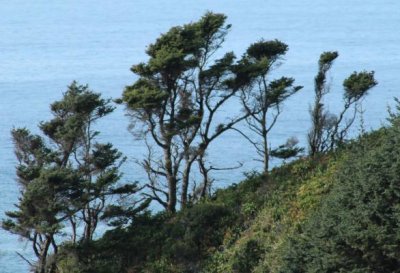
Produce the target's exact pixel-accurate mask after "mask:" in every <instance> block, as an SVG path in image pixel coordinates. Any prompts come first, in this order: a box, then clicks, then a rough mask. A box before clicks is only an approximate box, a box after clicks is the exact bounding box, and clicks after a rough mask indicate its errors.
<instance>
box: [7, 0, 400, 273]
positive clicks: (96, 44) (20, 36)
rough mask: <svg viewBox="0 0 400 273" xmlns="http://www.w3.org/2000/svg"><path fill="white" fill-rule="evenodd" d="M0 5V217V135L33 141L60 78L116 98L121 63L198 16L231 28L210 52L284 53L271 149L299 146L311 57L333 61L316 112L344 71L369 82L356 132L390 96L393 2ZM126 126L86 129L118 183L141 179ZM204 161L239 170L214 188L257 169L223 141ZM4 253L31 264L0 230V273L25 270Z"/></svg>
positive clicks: (119, 115) (11, 178)
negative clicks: (109, 154)
mask: <svg viewBox="0 0 400 273" xmlns="http://www.w3.org/2000/svg"><path fill="white" fill-rule="evenodd" d="M0 4H1V5H0V162H1V164H0V218H3V217H4V211H7V210H12V209H13V204H14V203H16V202H17V199H18V194H19V189H18V187H17V184H16V181H15V175H14V173H15V169H14V168H15V164H16V161H15V158H14V155H13V144H12V141H11V139H10V130H11V129H12V128H14V127H27V128H29V129H31V130H32V131H34V132H37V131H38V129H37V124H38V123H39V122H40V121H42V120H46V119H48V118H49V117H50V113H49V104H50V103H51V102H52V101H54V100H56V99H59V98H60V97H61V95H62V92H63V91H65V90H66V86H67V85H68V84H69V83H70V82H71V81H72V80H78V81H79V82H80V83H88V84H89V85H90V87H91V88H92V89H94V90H96V91H98V92H101V93H102V94H103V95H104V96H105V97H112V98H117V97H119V96H120V95H121V92H122V90H123V88H124V86H126V85H128V84H131V83H132V82H133V81H134V80H135V77H134V75H133V74H132V73H131V72H130V71H129V68H130V67H131V65H132V64H135V63H138V62H140V61H145V60H146V56H145V54H144V50H145V48H146V45H148V44H149V43H151V42H152V41H154V39H156V38H157V37H158V36H159V35H160V33H162V32H165V31H167V30H168V29H169V28H170V27H171V26H174V25H180V24H184V23H187V22H190V21H195V20H197V19H198V18H199V17H200V16H201V15H202V14H204V12H206V11H207V10H210V11H214V12H222V13H225V14H226V15H227V16H228V23H231V24H232V25H233V27H232V30H231V32H230V34H229V36H228V38H227V41H226V43H225V45H224V47H223V49H222V51H234V52H236V54H237V55H238V56H240V55H241V54H242V53H243V52H244V50H245V49H246V47H247V46H248V45H249V44H250V43H252V42H255V41H257V40H259V39H261V38H264V39H275V38H276V39H280V40H282V41H284V42H286V43H287V44H288V45H289V48H290V50H289V53H288V54H287V56H286V60H285V62H284V63H283V64H282V66H281V67H280V68H279V69H278V70H276V72H275V73H276V75H277V76H279V75H286V76H292V77H294V78H295V79H296V82H297V84H299V85H303V86H304V89H303V90H302V91H301V92H300V93H299V94H297V95H296V96H294V97H292V98H291V99H290V100H289V101H288V102H287V103H286V104H285V107H284V113H283V115H282V116H281V118H280V122H279V123H278V124H277V126H276V127H275V129H274V130H273V132H272V134H273V135H272V137H271V144H272V145H277V144H281V143H283V142H284V141H285V139H286V138H287V137H290V136H297V137H298V138H299V139H300V140H301V141H302V143H303V144H304V140H305V135H306V133H307V130H308V128H309V125H310V124H309V114H308V109H309V105H310V103H311V102H312V97H313V77H314V75H315V72H316V69H317V67H316V64H317V60H318V57H319V55H320V53H321V52H323V51H327V50H337V51H339V54H340V57H339V59H338V60H337V61H336V63H335V65H334V67H333V69H332V73H331V74H330V77H331V90H332V93H331V94H330V95H329V96H328V99H327V104H328V106H329V108H330V110H332V111H333V112H334V111H335V110H337V109H338V108H339V107H340V105H341V104H340V103H341V83H342V81H343V79H344V78H345V77H346V76H347V75H349V74H350V73H351V72H353V71H355V70H357V71H358V70H363V69H366V70H374V71H375V72H376V78H377V79H378V81H379V85H378V86H377V87H376V88H374V89H373V90H372V91H371V93H370V94H369V96H368V97H367V98H366V99H365V101H364V102H363V108H364V110H365V114H364V119H365V126H366V128H367V129H369V128H377V127H379V126H381V125H382V124H384V123H385V119H386V117H387V111H386V108H387V106H388V105H392V104H393V97H395V96H398V95H399V93H398V87H397V85H398V82H397V81H398V75H399V72H400V53H399V52H400V35H399V31H398V28H399V26H400V2H399V1H397V0H382V1H361V0H351V1H349V0H337V1H334V2H330V3H328V2H326V1H312V0H303V1H296V0H282V1H270V0H253V1H252V0H250V1H249V0H248V1H244V0H235V1H232V0H230V1H228V0H218V1H212V0H196V1H194V0H192V1H189V0H188V1H178V0H169V1H166V0H159V1H156V0H146V1H144V0H114V1H109V0H97V1H94V0H85V1H77V0H69V1H61V0H53V1H44V0H35V1H33V0H13V1H5V0H0ZM231 110H232V111H233V110H234V109H231ZM226 111H227V112H229V111H230V109H226ZM127 126H128V119H127V118H126V117H125V116H124V111H123V109H122V108H118V109H117V111H115V113H113V114H112V115H111V116H110V117H108V118H107V119H106V120H104V121H103V122H101V123H100V124H99V126H98V129H99V130H100V131H101V132H102V138H103V139H104V140H106V141H110V142H112V143H113V144H114V145H115V146H117V147H118V148H120V149H121V150H122V151H123V152H124V153H125V154H126V155H127V156H128V161H127V163H126V164H125V166H124V172H125V174H126V175H125V179H132V180H141V179H143V174H142V172H141V171H140V169H138V168H137V167H136V166H135V164H134V161H135V159H140V157H141V156H142V154H143V152H144V150H143V147H142V143H140V142H138V141H135V140H134V138H133V137H132V136H131V135H130V134H129V133H128V131H127ZM356 133H357V128H355V129H354V131H353V134H356ZM209 157H210V160H211V161H212V163H213V165H214V166H218V167H226V166H232V165H235V164H236V162H237V161H240V162H242V163H243V164H244V166H243V168H241V169H238V170H235V171H229V172H221V173H216V174H214V177H215V178H216V183H215V186H216V187H219V186H226V185H229V184H230V183H233V182H238V181H239V180H240V179H241V178H243V172H244V171H250V170H252V169H259V168H260V166H259V164H258V163H257V162H255V161H254V160H253V158H254V151H253V150H252V149H251V147H250V146H249V145H248V144H247V143H246V142H245V141H244V140H243V139H242V138H241V137H240V136H238V135H236V134H233V133H232V134H227V135H225V137H224V139H223V140H221V141H219V142H216V143H214V144H213V147H212V150H211V151H210V153H209ZM16 252H19V253H21V254H23V255H26V256H27V257H29V256H30V255H31V254H30V253H31V251H30V246H29V244H26V243H24V242H22V241H19V240H18V237H16V236H13V235H11V234H8V233H6V232H4V231H2V230H1V231H0V272H1V273H19V272H27V271H28V266H27V264H26V262H24V261H23V260H22V259H21V258H19V257H18V255H17V254H16Z"/></svg>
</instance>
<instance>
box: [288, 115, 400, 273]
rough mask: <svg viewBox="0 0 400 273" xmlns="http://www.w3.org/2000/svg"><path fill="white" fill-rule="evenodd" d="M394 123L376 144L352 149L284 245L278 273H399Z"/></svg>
mask: <svg viewBox="0 0 400 273" xmlns="http://www.w3.org/2000/svg"><path fill="white" fill-rule="evenodd" d="M398 119H399V117H394V118H393V117H392V124H393V127H392V128H389V129H386V130H384V131H383V132H381V134H380V139H379V141H378V142H377V141H373V140H372V141H365V140H364V141H363V142H361V143H360V144H358V145H357V146H356V147H355V148H354V146H353V148H352V150H351V155H350V156H349V158H348V159H347V160H346V164H344V167H343V168H342V169H341V170H340V172H339V174H338V177H337V185H336V186H335V187H334V189H333V190H332V192H331V194H329V196H328V197H327V199H326V201H325V202H324V203H323V205H322V207H321V209H320V210H319V211H318V212H317V213H316V214H315V215H314V216H313V217H312V218H311V219H310V220H309V221H308V223H307V224H306V225H305V226H304V232H302V233H301V234H299V235H297V236H296V237H294V238H293V239H292V240H291V242H290V243H289V244H288V248H287V254H286V256H285V266H284V267H283V269H282V272H400V269H399V268H400V247H399V246H400V233H399V230H400V221H399V215H400V206H399V205H398V204H399V203H400V184H399V183H398V181H400V175H399V172H398V170H399V169H400V165H399V162H400V149H399V147H400V137H399V133H400V127H399V126H398ZM396 123H397V124H396Z"/></svg>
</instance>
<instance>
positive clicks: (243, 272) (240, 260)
mask: <svg viewBox="0 0 400 273" xmlns="http://www.w3.org/2000/svg"><path fill="white" fill-rule="evenodd" d="M262 253H263V250H262V248H261V247H260V245H259V243H258V242H257V241H256V240H249V241H248V242H247V243H246V245H245V246H244V248H242V249H240V250H239V252H238V253H236V254H235V257H234V262H233V265H232V269H233V272H234V273H249V272H252V270H253V268H254V267H255V266H256V265H257V264H258V263H259V260H260V259H261V256H262Z"/></svg>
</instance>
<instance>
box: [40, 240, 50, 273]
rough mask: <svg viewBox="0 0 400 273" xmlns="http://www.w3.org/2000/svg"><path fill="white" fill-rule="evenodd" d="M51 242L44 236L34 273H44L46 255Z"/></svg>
mask: <svg viewBox="0 0 400 273" xmlns="http://www.w3.org/2000/svg"><path fill="white" fill-rule="evenodd" d="M51 241H52V238H51V237H50V236H46V240H45V242H44V246H43V249H42V251H41V252H40V259H39V267H38V268H37V270H36V273H46V263H47V253H48V252H49V247H50V244H51Z"/></svg>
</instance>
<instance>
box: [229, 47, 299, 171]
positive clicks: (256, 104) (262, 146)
mask: <svg viewBox="0 0 400 273" xmlns="http://www.w3.org/2000/svg"><path fill="white" fill-rule="evenodd" d="M287 50H288V46H287V45H286V44H284V43H282V42H281V41H278V40H273V41H264V40H261V41H259V42H256V43H254V44H252V45H250V46H249V47H248V49H247V51H246V54H244V55H243V57H242V59H241V60H240V61H239V63H238V65H237V66H236V68H235V69H236V70H237V72H236V73H237V75H238V76H237V77H236V79H235V80H236V81H240V82H243V83H246V84H247V83H249V86H246V88H245V89H244V90H243V93H242V105H243V107H244V109H245V111H246V112H247V113H248V114H249V116H248V117H247V118H246V121H247V124H248V125H249V129H250V130H251V131H253V132H254V133H255V134H256V136H257V138H258V139H254V140H253V139H252V138H250V137H249V136H247V135H245V134H243V133H242V132H240V133H241V134H242V135H244V136H245V138H246V139H247V140H249V142H250V143H251V144H252V145H253V146H254V148H255V149H256V152H257V154H258V156H259V157H260V158H261V160H260V161H262V162H263V171H264V172H265V173H268V171H269V159H270V156H271V153H270V148H269V145H270V143H269V141H268V135H269V132H270V131H271V130H272V128H273V127H274V125H275V123H276V121H277V119H278V116H279V115H280V114H281V111H282V107H281V106H282V104H283V102H284V101H285V100H286V99H288V98H289V97H290V96H292V95H294V94H295V93H297V92H298V91H299V90H300V89H302V86H295V85H294V79H293V78H288V77H281V78H279V79H276V80H270V79H269V76H270V75H269V74H270V72H271V70H272V69H273V68H275V67H276V66H277V65H279V61H280V60H281V59H282V58H283V56H284V55H285V54H286V52H287Z"/></svg>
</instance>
